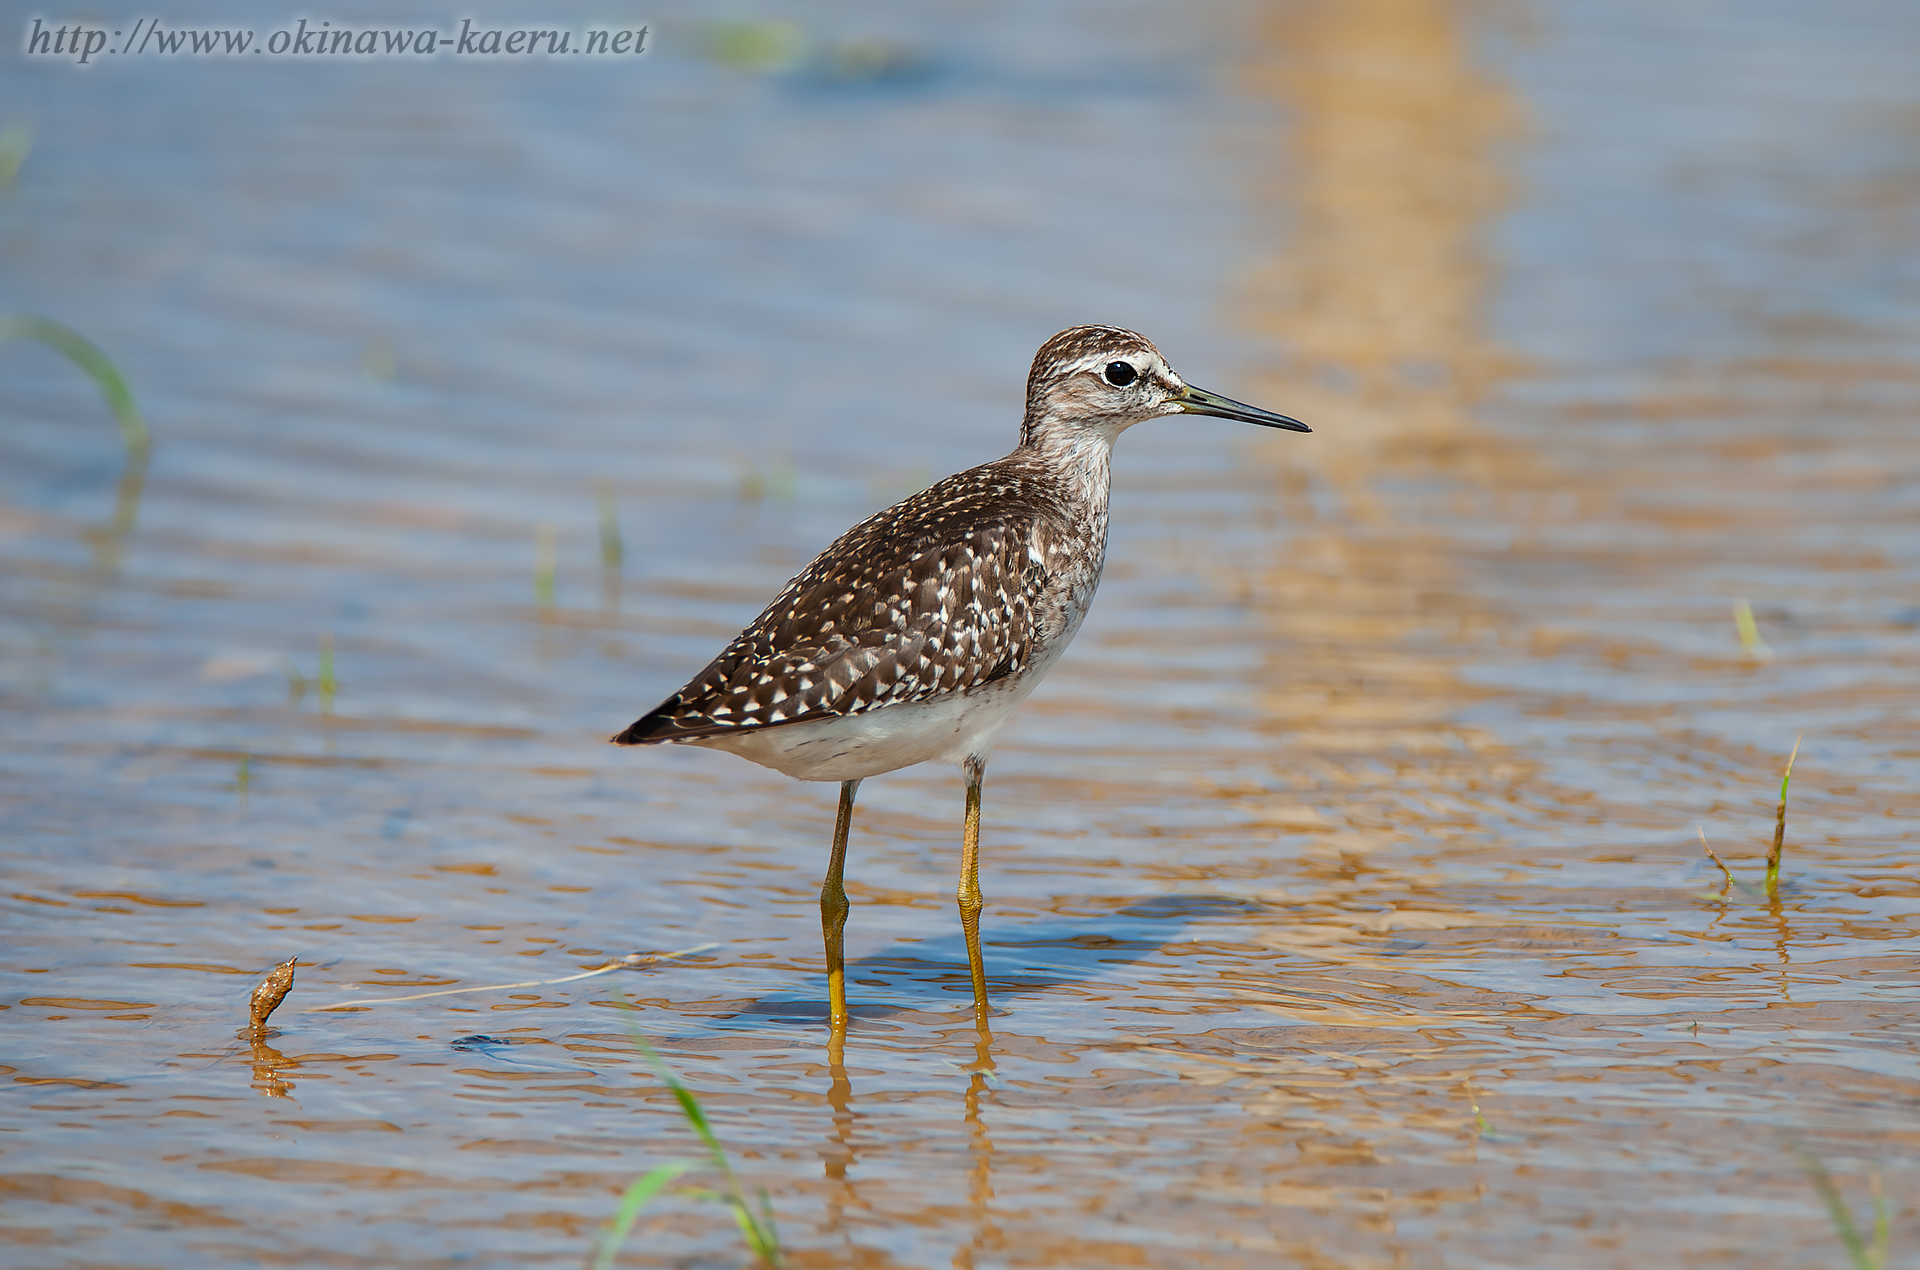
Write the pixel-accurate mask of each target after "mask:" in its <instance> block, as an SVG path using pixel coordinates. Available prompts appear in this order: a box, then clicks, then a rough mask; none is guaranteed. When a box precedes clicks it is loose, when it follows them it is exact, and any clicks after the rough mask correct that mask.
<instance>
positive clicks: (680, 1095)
mask: <svg viewBox="0 0 1920 1270" xmlns="http://www.w3.org/2000/svg"><path fill="white" fill-rule="evenodd" d="M616 995H617V994H616ZM620 1000H621V1001H622V1002H623V1004H628V1005H631V1003H628V1002H626V1001H625V998H624V997H622V998H620ZM625 1023H626V1028H627V1034H628V1035H629V1036H630V1037H632V1038H633V1045H634V1048H635V1049H637V1050H639V1051H640V1056H641V1057H642V1058H644V1059H645V1060H646V1062H647V1066H649V1067H651V1068H652V1069H653V1072H654V1075H656V1076H658V1077H659V1078H660V1079H661V1080H662V1081H663V1082H665V1083H666V1086H667V1088H668V1089H670V1090H672V1091H673V1098H674V1101H675V1102H677V1103H679V1104H680V1113H681V1114H682V1115H683V1116H685V1117H686V1118H687V1123H688V1124H690V1125H692V1126H693V1131H694V1132H695V1133H696V1134H698V1135H699V1137H700V1141H701V1142H703V1143H705V1144H706V1148H707V1153H708V1154H709V1155H710V1156H711V1157H712V1159H713V1166H714V1168H716V1169H717V1170H719V1172H720V1175H721V1176H722V1177H723V1178H725V1179H726V1183H727V1189H726V1190H725V1191H724V1192H714V1191H698V1192H688V1193H689V1194H697V1195H698V1196H699V1197H700V1198H703V1199H716V1200H719V1201H720V1202H722V1203H724V1204H726V1206H727V1207H728V1208H730V1209H732V1210H733V1220H734V1221H735V1222H736V1223H737V1224H738V1225H739V1227H740V1234H741V1236H742V1237H743V1238H744V1239H745V1240H746V1241H747V1247H748V1248H750V1249H752V1250H753V1254H754V1255H755V1256H756V1257H758V1258H760V1260H761V1261H762V1262H764V1263H765V1264H767V1265H770V1266H778V1265H779V1264H780V1232H779V1229H778V1228H777V1227H776V1226H775V1225H774V1221H773V1201H772V1200H771V1199H770V1198H768V1196H767V1193H766V1192H765V1191H764V1190H763V1191H761V1192H760V1208H761V1212H760V1213H759V1214H756V1213H755V1212H754V1211H753V1206H752V1205H751V1204H749V1203H748V1202H747V1197H746V1194H745V1192H744V1191H742V1190H741V1188H740V1179H739V1177H738V1176H737V1175H736V1174H735V1173H734V1171H733V1165H732V1163H731V1162H729V1161H728V1159H727V1151H726V1148H725V1147H723V1146H721V1145H720V1139H719V1138H718V1137H717V1136H716V1135H715V1134H714V1132H713V1125H712V1124H711V1123H710V1122H709V1121H708V1120H707V1113H706V1109H705V1108H703V1107H702V1106H701V1105H700V1100H699V1099H698V1098H695V1097H694V1095H693V1091H692V1090H691V1089H688V1088H687V1087H686V1086H685V1085H684V1084H682V1083H681V1082H680V1078H679V1077H678V1076H676V1075H675V1074H674V1072H673V1069H672V1068H671V1067H668V1066H667V1064H666V1061H665V1060H664V1059H662V1058H661V1057H660V1055H659V1053H658V1052H657V1051H655V1049H654V1048H653V1046H651V1045H649V1044H648V1043H647V1038H646V1037H644V1036H642V1035H641V1034H640V1029H639V1027H638V1026H637V1025H636V1024H635V1023H634V1022H633V1021H632V1019H631V1018H628V1019H626V1020H625Z"/></svg>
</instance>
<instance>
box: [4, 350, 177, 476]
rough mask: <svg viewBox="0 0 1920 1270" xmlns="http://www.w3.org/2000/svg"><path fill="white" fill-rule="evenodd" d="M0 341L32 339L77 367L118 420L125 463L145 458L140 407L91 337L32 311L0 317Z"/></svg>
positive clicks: (149, 441)
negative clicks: (124, 452) (96, 389)
mask: <svg viewBox="0 0 1920 1270" xmlns="http://www.w3.org/2000/svg"><path fill="white" fill-rule="evenodd" d="M0 340H35V341H37V342H39V343H41V344H45V345H46V346H47V347H48V348H51V349H53V350H54V351H55V352H57V353H59V354H60V355H61V356H63V357H65V358H66V359H67V360H68V361H70V362H72V363H73V364H74V365H75V366H77V367H79V368H80V370H81V371H82V372H84V373H85V374H86V376H87V378H89V379H91V380H93V383H94V386H95V387H96V388H98V389H99V390H100V395H101V396H102V397H104V398H106V401H107V407H108V409H110V410H112V411H113V417H114V418H115V419H117V420H119V421H120V439H121V440H122V441H124V442H125V443H126V447H127V460H128V462H129V463H132V462H134V461H136V460H137V461H139V462H141V463H144V462H145V461H146V457H147V452H148V451H149V450H150V449H152V448H153V438H152V437H151V435H150V434H149V433H148V432H147V424H146V420H144V419H142V418H141V417H140V407H139V406H138V405H137V404H136V403H135V402H134V400H133V391H132V390H131V389H130V388H128V387H127V381H126V379H125V377H123V376H122V375H121V374H120V369H119V368H118V367H117V366H115V365H114V364H113V359H111V358H109V357H108V356H107V355H106V354H105V353H103V352H101V351H100V350H99V348H98V347H96V346H95V345H94V343H93V341H92V340H89V339H88V338H87V337H86V336H84V335H82V334H80V332H78V331H76V330H74V329H73V328H72V327H70V326H66V325H64V324H62V323H59V322H56V321H54V320H53V319H52V318H44V317H37V316H35V315H33V314H19V315H15V316H11V317H0Z"/></svg>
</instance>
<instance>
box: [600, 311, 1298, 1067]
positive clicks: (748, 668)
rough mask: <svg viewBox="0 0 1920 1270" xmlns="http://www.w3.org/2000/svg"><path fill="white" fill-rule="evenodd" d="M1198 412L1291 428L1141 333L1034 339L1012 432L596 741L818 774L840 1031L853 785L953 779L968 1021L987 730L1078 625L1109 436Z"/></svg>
mask: <svg viewBox="0 0 1920 1270" xmlns="http://www.w3.org/2000/svg"><path fill="white" fill-rule="evenodd" d="M1179 414H1193V415H1211V416H1215V417H1218V418H1222V419H1232V420H1237V421H1239V422H1242V423H1250V424H1258V425H1260V426H1263V427H1268V428H1280V429H1285V430H1288V431H1292V432H1311V431H1312V429H1311V428H1309V427H1308V426H1307V425H1306V424H1304V423H1301V422H1300V421H1299V420H1298V419H1292V418H1289V417H1287V416H1286V415H1281V414H1275V413H1273V412H1272V411H1269V410H1263V409H1261V408H1259V407H1257V406H1250V405H1247V404H1245V403H1244V402H1239V401H1235V400H1233V399H1232V398H1229V397H1223V396H1221V395H1220V394H1218V393H1214V392H1209V391H1207V390H1206V389H1203V388H1197V387H1194V386H1193V385H1191V384H1189V383H1187V382H1186V381H1185V380H1183V379H1182V378H1181V377H1180V376H1179V375H1178V374H1176V373H1175V372H1174V369H1173V367H1172V366H1170V365H1169V364H1168V363H1167V360H1166V358H1164V357H1163V356H1161V354H1160V350H1159V349H1157V348H1155V347H1154V345H1153V343H1152V342H1151V341H1150V340H1148V339H1147V338H1146V337H1145V336H1143V335H1140V334H1138V333H1136V332H1134V331H1129V330H1124V329H1122V328H1120V327H1114V326H1074V327H1069V328H1068V329H1066V330H1064V331H1061V332H1059V333H1058V334H1056V335H1054V336H1053V337H1052V338H1051V339H1049V340H1047V341H1046V342H1045V343H1044V344H1042V345H1041V346H1040V350H1039V352H1038V353H1036V354H1035V355H1034V359H1033V366H1032V369H1031V370H1030V372H1029V373H1028V375H1027V398H1026V411H1025V414H1024V416H1023V418H1022V419H1021V423H1020V443H1019V445H1017V446H1016V447H1014V449H1013V451H1012V452H1011V453H1009V454H1008V455H1007V456H1006V457H1005V458H1001V459H995V460H994V461H993V462H991V463H983V464H981V465H980V466H978V467H973V468H969V469H967V470H966V471H964V472H960V473H957V474H955V475H953V476H949V477H947V478H946V479H945V480H942V481H938V482H936V483H935V484H933V485H930V486H928V487H927V488H926V489H923V490H921V491H920V492H919V493H917V494H913V495H911V496H909V497H908V498H906V499H904V500H902V501H901V502H899V503H896V504H894V505H893V506H892V507H889V508H886V509H885V510H884V511H879V512H875V513H874V514H873V515H871V516H869V517H867V518H866V519H865V520H863V521H861V522H860V523H859V524H857V525H855V526H854V527H853V528H851V529H849V530H847V532H846V533H844V534H842V535H841V536H840V537H839V538H837V539H836V540H834V542H833V543H832V545H830V546H829V547H828V548H827V549H826V550H825V551H823V552H821V553H820V554H819V556H817V557H816V558H815V559H814V561H813V563H811V564H809V565H808V566H807V567H806V568H804V569H802V570H801V571H800V572H799V574H797V575H796V576H795V577H794V578H793V580H792V581H790V582H788V583H787V585H786V587H785V588H784V589H783V590H781V592H780V593H779V594H778V595H777V596H775V597H774V599H773V602H772V603H770V604H768V605H767V607H766V609H765V610H764V611H763V612H762V613H761V614H760V616H759V617H757V618H755V619H754V620H753V623H752V624H751V625H749V626H748V627H747V628H746V629H745V630H743V631H741V632H740V634H739V636H738V637H736V638H735V639H734V640H733V642H732V643H730V644H728V645H727V647H726V648H725V649H724V650H722V652H721V653H720V655H719V656H718V657H715V658H714V659H713V661H712V662H711V663H710V664H709V665H708V666H707V668H706V669H705V670H702V671H701V672H700V673H699V674H697V675H695V676H694V677H693V678H692V679H691V680H689V681H688V683H687V684H686V686H685V687H683V688H681V689H680V690H679V691H678V692H676V693H674V694H673V695H672V696H671V697H668V698H667V699H666V700H665V701H663V702H661V703H660V705H658V706H657V707H655V708H654V709H653V710H651V711H649V712H648V713H646V714H645V715H643V716H642V717H641V718H640V719H638V720H637V721H635V722H634V723H633V724H632V725H631V726H630V727H628V728H627V729H626V730H625V731H623V732H621V733H619V734H618V735H616V736H614V737H613V738H612V739H613V741H614V743H615V744H618V745H694V746H701V747H705V748H707V749H715V750H725V751H727V752H729V753H732V754H737V755H739V756H740V757H742V758H745V759H750V760H751V761H753V762H755V763H759V764H761V765H762V766H764V767H770V768H772V769H773V770H775V771H778V772H782V773H784V774H786V775H788V776H792V777H797V778H798V779H800V780H808V781H837V782H838V783H839V785H840V805H839V814H838V815H837V817H836V818H835V823H834V831H833V846H832V850H831V853H830V855H829V857H828V863H827V871H826V877H825V879H824V881H823V882H822V884H821V888H820V928H821V936H822V942H823V943H824V945H825V952H826V963H827V995H828V1020H829V1026H830V1028H831V1029H832V1035H833V1036H836V1037H841V1036H844V1035H845V1032H846V1027H847V1022H848V1017H849V1016H848V1011H847V994H846V967H845V959H844V955H843V951H844V937H845V931H846V924H847V915H848V912H849V911H850V908H851V905H850V904H849V902H848V900H847V893H846V887H845V883H844V877H843V874H844V871H845V868H846V856H847V836H848V832H849V830H850V829H851V827H852V824H853V806H854V799H855V797H856V796H857V794H858V792H859V789H860V783H861V782H862V781H864V780H866V779H867V778H869V777H872V776H878V775H881V774H882V773H885V772H892V771H897V770H898V769H900V768H903V767H909V766H912V765H914V764H916V763H929V762H938V763H949V764H957V765H958V766H959V767H960V769H961V771H962V773H963V774H964V776H965V779H966V791H967V792H966V812H965V821H964V827H963V830H962V835H961V858H960V884H959V887H958V890H957V893H956V897H955V898H956V900H957V902H958V905H959V910H960V925H961V929H962V932H963V933H964V935H965V937H966V945H967V961H968V969H969V971H970V972H971V975H972V979H973V1004H974V1015H975V1019H976V1022H977V1023H978V1025H979V1027H980V1028H981V1030H982V1033H983V1034H984V1033H985V1030H986V1027H987V1024H986V1020H987V1017H988V1013H989V1008H988V1000H987V982H986V969H985V965H984V963H983V962H982V959H981V951H980V910H981V908H982V907H983V905H984V902H985V901H984V899H983V897H982V895H981V891H980V799H981V793H980V791H981V785H982V783H983V781H984V779H985V776H986V768H987V759H988V757H989V756H990V755H991V754H992V752H993V746H994V741H995V740H996V738H997V737H998V736H999V734H1000V730H1001V729H1002V728H1003V727H1004V726H1005V725H1006V723H1007V720H1008V718H1009V717H1010V716H1011V715H1012V714H1013V712H1014V709H1015V707H1017V706H1018V705H1019V704H1020V703H1021V702H1022V701H1023V700H1025V699H1026V697H1027V696H1028V694H1030V693H1031V692H1032V691H1033V690H1034V687H1035V686H1036V685H1037V684H1039V682H1040V680H1041V679H1042V678H1043V677H1044V676H1045V675H1046V673H1047V671H1048V670H1050V669H1051V668H1052V667H1053V665H1054V663H1055V662H1057V661H1058V660H1059V659H1060V655H1061V654H1062V653H1063V652H1065V651H1066V648H1067V645H1068V644H1069V643H1070V642H1071V641H1072V640H1073V637H1074V635H1075V633H1076V632H1077V631H1078V630H1079V629H1080V624H1081V621H1082V619H1084V618H1085V617H1086V614H1087V608H1088V606H1089V605H1090V604H1091V603H1092V601H1093V594H1094V589H1095V587H1097V586H1098V585H1099V582H1100V572H1101V568H1102V566H1103V565H1104V563H1105V559H1106V545H1107V494H1108V479H1109V468H1110V460H1111V456H1112V453H1113V444H1114V441H1115V440H1116V439H1117V438H1118V437H1119V435H1120V434H1121V433H1122V432H1124V431H1126V430H1127V429H1128V428H1130V427H1132V426H1133V425H1135V424H1137V423H1145V422H1147V421H1148V420H1151V419H1158V418H1163V417H1165V416H1168V415H1179Z"/></svg>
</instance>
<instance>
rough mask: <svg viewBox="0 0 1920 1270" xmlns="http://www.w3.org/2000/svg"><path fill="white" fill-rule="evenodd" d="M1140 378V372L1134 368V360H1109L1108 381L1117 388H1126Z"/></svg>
mask: <svg viewBox="0 0 1920 1270" xmlns="http://www.w3.org/2000/svg"><path fill="white" fill-rule="evenodd" d="M1138 378H1140V372H1139V371H1137V370H1135V369H1134V368H1133V363H1132V362H1108V363H1107V382H1108V383H1110V384H1112V385H1113V386H1114V387H1115V388H1125V387H1126V386H1127V385H1128V384H1130V383H1132V382H1133V381H1134V380H1136V379H1138Z"/></svg>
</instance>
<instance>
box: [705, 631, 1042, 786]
mask: <svg viewBox="0 0 1920 1270" xmlns="http://www.w3.org/2000/svg"><path fill="white" fill-rule="evenodd" d="M1075 617H1076V619H1077V617H1078V615H1077V614H1076V615H1075ZM1074 625H1075V626H1076V627H1077V626H1078V625H1079V622H1078V621H1077V620H1075V622H1074ZM1073 634H1074V632H1073V631H1072V630H1069V631H1067V632H1065V634H1064V635H1062V636H1061V637H1060V638H1058V639H1056V640H1054V641H1053V642H1052V643H1051V644H1050V645H1049V646H1048V647H1047V649H1046V651H1045V653H1044V654H1043V655H1042V657H1041V658H1039V659H1038V660H1037V661H1035V662H1033V663H1030V664H1029V665H1028V668H1027V671H1026V673H1025V674H1022V675H1020V676H1019V677H1018V678H1015V679H1002V680H998V681H996V682H994V683H990V684H987V685H985V686H983V687H980V688H976V689H974V690H973V691H972V692H963V693H955V694H953V695H952V696H948V697H941V698H938V699H936V700H933V701H919V702H908V703H905V704H901V705H889V706H883V707H881V708H879V709H876V710H867V711H864V712H862V713H860V714H845V715H840V716H839V717H837V718H832V719H818V720H810V721H807V722H804V723H784V724H780V725H779V726H777V727H770V728H754V729H752V730H751V731H745V732H739V733H735V734H733V735H726V734H722V735H719V736H703V737H698V738H693V739H689V740H687V741H683V742H681V743H680V744H683V745H699V746H703V747H705V748H707V749H714V750H725V751H727V752H728V753H730V754H738V755H739V756H740V757H741V758H745V759H752V760H753V761H754V762H756V763H758V764H760V765H761V766H762V767H771V768H772V769H773V770H774V771H776V772H782V773H784V774H786V775H788V776H792V777H796V778H798V779H800V780H803V781H853V780H865V779H866V778H867V777H869V776H878V775H880V774H881V773H882V772H892V771H897V770H898V769H900V768H902V767H911V766H913V765H914V764H915V763H934V762H939V763H954V764H959V763H963V762H965V761H966V760H967V759H968V758H969V757H975V758H979V759H981V760H983V761H984V760H985V759H986V757H987V755H988V754H989V753H990V752H992V750H993V743H994V740H995V738H997V737H998V736H999V734H1000V729H1001V728H1002V727H1004V726H1005V725H1006V722H1007V719H1008V718H1009V717H1011V716H1012V714H1013V712H1014V709H1015V707H1017V706H1018V705H1019V704H1020V703H1021V702H1022V701H1025V700H1026V699H1027V696H1028V694H1030V693H1031V692H1032V691H1033V690H1034V688H1035V687H1036V686H1037V685H1038V684H1039V682H1040V680H1041V678H1042V677H1043V676H1044V675H1045V674H1046V673H1047V671H1048V670H1049V669H1051V668H1052V666H1053V663H1054V662H1055V661H1056V660H1058V658H1059V656H1060V654H1061V653H1062V652H1065V651H1066V646H1067V643H1068V642H1069V641H1070V640H1071V639H1072V638H1073Z"/></svg>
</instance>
